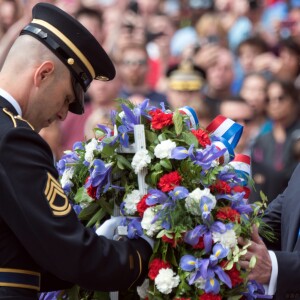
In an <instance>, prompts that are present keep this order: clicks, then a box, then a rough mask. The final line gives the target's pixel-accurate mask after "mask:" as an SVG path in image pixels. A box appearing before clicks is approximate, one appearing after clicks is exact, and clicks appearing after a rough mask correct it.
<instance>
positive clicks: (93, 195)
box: [85, 177, 97, 200]
mask: <svg viewBox="0 0 300 300" xmlns="http://www.w3.org/2000/svg"><path fill="white" fill-rule="evenodd" d="M89 178H90V177H88V178H87V179H86V181H85V183H87V182H88V180H89ZM86 192H87V194H88V195H89V196H90V197H91V198H92V199H94V200H96V193H97V187H95V186H92V185H90V186H89V187H88V188H87V189H86Z"/></svg>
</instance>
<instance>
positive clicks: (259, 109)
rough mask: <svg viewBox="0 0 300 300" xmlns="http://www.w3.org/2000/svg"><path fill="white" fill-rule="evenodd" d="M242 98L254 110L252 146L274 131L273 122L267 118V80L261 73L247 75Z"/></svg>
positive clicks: (251, 135)
mask: <svg viewBox="0 0 300 300" xmlns="http://www.w3.org/2000/svg"><path fill="white" fill-rule="evenodd" d="M240 95H241V97H243V99H244V100H245V101H246V102H247V103H248V104H249V105H250V106H251V107H252V109H253V110H254V116H253V120H252V122H251V134H250V140H251V141H250V144H251V145H252V144H253V143H254V141H255V139H256V138H257V137H258V136H260V135H262V134H265V133H268V132H270V131H271V129H272V122H271V121H270V119H269V118H268V116H267V80H266V78H265V77H264V76H263V75H262V74H261V73H250V74H248V75H246V77H245V79H244V81H243V85H242V88H241V93H240Z"/></svg>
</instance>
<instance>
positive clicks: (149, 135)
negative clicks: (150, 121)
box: [145, 129, 157, 144]
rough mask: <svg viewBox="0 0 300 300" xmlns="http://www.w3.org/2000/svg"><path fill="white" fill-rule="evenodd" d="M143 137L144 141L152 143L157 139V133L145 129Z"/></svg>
mask: <svg viewBox="0 0 300 300" xmlns="http://www.w3.org/2000/svg"><path fill="white" fill-rule="evenodd" d="M145 137H146V141H148V142H149V143H150V144H153V143H154V142H155V141H157V135H156V133H154V132H153V131H150V130H147V129H146V130H145Z"/></svg>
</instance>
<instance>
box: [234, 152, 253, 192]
mask: <svg viewBox="0 0 300 300" xmlns="http://www.w3.org/2000/svg"><path fill="white" fill-rule="evenodd" d="M229 165H230V166H232V167H233V168H234V170H235V172H236V173H237V175H238V176H239V178H240V179H241V181H242V185H243V186H246V185H247V184H248V181H249V178H250V176H251V159H250V156H249V155H245V154H236V156H235V158H234V160H233V161H231V162H230V163H229Z"/></svg>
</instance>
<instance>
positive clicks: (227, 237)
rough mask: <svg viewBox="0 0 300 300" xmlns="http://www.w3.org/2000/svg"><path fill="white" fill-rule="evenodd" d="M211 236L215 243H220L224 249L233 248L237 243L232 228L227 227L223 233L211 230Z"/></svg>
mask: <svg viewBox="0 0 300 300" xmlns="http://www.w3.org/2000/svg"><path fill="white" fill-rule="evenodd" d="M212 238H213V240H214V242H215V243H220V244H221V245H222V246H223V247H224V248H226V249H231V248H234V247H235V246H236V245H237V237H236V234H235V231H234V230H233V229H229V230H227V231H226V232H224V233H220V232H213V233H212Z"/></svg>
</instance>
